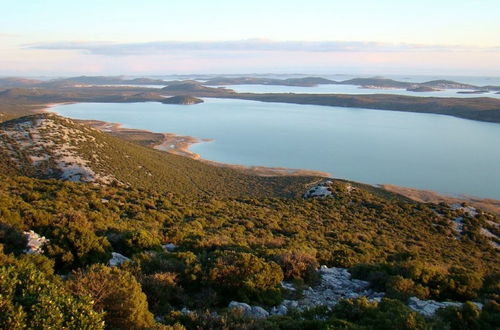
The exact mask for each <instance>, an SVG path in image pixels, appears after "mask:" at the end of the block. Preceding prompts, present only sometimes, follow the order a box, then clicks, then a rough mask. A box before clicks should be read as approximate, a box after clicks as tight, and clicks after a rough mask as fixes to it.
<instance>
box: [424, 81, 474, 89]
mask: <svg viewBox="0 0 500 330" xmlns="http://www.w3.org/2000/svg"><path fill="white" fill-rule="evenodd" d="M419 85H420V86H426V87H433V88H441V89H475V88H477V86H474V85H470V84H462V83H459V82H456V81H451V80H431V81H426V82H423V83H420V84H419Z"/></svg>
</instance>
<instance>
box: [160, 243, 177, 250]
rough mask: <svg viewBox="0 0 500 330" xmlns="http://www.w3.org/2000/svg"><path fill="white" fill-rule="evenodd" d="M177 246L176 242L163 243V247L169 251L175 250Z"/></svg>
mask: <svg viewBox="0 0 500 330" xmlns="http://www.w3.org/2000/svg"><path fill="white" fill-rule="evenodd" d="M176 248H177V246H175V244H173V243H168V244H165V245H163V249H164V250H166V251H168V252H173V251H175V249H176Z"/></svg>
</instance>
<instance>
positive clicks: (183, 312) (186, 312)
mask: <svg viewBox="0 0 500 330" xmlns="http://www.w3.org/2000/svg"><path fill="white" fill-rule="evenodd" d="M189 313H191V311H190V310H189V309H187V308H186V307H184V308H182V309H181V314H182V315H189Z"/></svg>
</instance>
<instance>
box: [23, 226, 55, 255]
mask: <svg viewBox="0 0 500 330" xmlns="http://www.w3.org/2000/svg"><path fill="white" fill-rule="evenodd" d="M23 234H24V237H26V240H27V241H28V242H27V243H26V249H25V250H24V253H27V254H42V253H43V246H44V245H45V244H47V243H48V242H49V240H48V239H47V238H45V237H44V236H40V235H38V234H37V233H35V232H34V231H33V230H30V231H25V232H23Z"/></svg>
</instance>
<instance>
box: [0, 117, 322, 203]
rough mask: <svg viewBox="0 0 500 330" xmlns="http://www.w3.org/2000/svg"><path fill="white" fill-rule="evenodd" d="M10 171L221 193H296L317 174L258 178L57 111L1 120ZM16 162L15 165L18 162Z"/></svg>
mask: <svg viewBox="0 0 500 330" xmlns="http://www.w3.org/2000/svg"><path fill="white" fill-rule="evenodd" d="M0 139H1V144H0V150H1V154H2V159H4V160H7V161H6V162H4V163H3V165H2V166H3V167H4V168H9V172H11V173H16V174H19V175H25V176H30V177H36V178H57V179H65V180H69V181H76V182H94V183H101V184H111V183H114V184H118V185H121V186H124V187H128V186H134V187H140V188H143V189H149V190H154V191H163V192H167V191H168V192H175V193H179V194H189V195H218V196H255V197H258V196H294V195H297V194H299V195H300V191H301V190H303V189H304V187H305V186H306V185H307V184H308V183H310V182H312V181H315V180H317V178H312V177H258V176H251V175H245V174H242V173H241V172H239V171H236V170H232V169H228V168H220V167H216V166H211V165H208V164H204V163H201V162H198V161H195V160H192V159H188V158H185V157H181V156H176V155H172V154H168V153H165V152H161V151H156V150H153V149H150V148H146V147H142V146H140V145H137V144H134V143H129V142H126V141H123V140H119V139H117V138H114V137H112V136H109V135H107V134H105V133H102V132H100V131H97V130H94V129H91V128H89V127H88V126H85V125H82V124H79V123H76V122H75V121H72V120H70V119H66V118H62V117H58V116H56V115H52V114H39V115H34V116H28V117H22V118H18V119H15V120H12V121H7V122H4V123H1V124H0ZM12 165H15V166H12Z"/></svg>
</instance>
